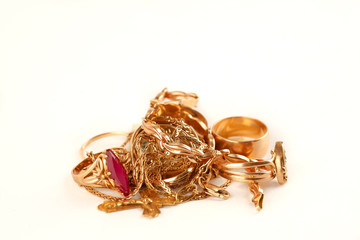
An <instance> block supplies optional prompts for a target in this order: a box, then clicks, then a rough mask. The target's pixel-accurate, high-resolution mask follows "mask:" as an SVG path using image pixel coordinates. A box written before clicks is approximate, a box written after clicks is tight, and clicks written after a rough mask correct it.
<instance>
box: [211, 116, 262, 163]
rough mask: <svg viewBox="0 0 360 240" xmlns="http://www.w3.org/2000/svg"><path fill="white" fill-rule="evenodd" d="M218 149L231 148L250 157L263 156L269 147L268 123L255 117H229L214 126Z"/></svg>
mask: <svg viewBox="0 0 360 240" xmlns="http://www.w3.org/2000/svg"><path fill="white" fill-rule="evenodd" d="M212 134H213V136H214V138H215V143H216V146H215V148H216V149H217V150H222V149H229V150H230V152H231V153H235V154H241V155H244V156H246V157H249V158H255V159H257V158H263V157H264V156H265V155H266V153H267V150H268V147H269V133H268V129H267V127H266V125H265V124H264V123H263V122H261V121H259V120H257V119H254V118H249V117H229V118H225V119H222V120H220V121H219V122H217V123H216V124H215V125H214V126H213V128H212Z"/></svg>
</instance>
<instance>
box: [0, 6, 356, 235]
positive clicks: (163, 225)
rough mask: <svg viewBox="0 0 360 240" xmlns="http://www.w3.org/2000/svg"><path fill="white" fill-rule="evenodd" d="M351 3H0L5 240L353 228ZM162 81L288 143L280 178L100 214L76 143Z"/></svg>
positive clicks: (118, 125) (141, 107) (214, 114)
mask: <svg viewBox="0 0 360 240" xmlns="http://www.w3.org/2000/svg"><path fill="white" fill-rule="evenodd" d="M359 80H360V2H359V1H347V0H342V1H314V0H311V1H310V0H309V1H304V0H303V1H276V0H273V1H196V0H192V1H157V0H153V1H145V0H144V1H80V0H78V1H75V0H72V1H70V0H67V1H66V0H62V1H36V0H33V1H10V0H9V1H0V154H1V155H0V159H1V171H0V180H1V183H0V185H1V191H0V201H1V202H0V203H1V204H0V210H1V212H0V221H1V224H0V230H1V231H0V238H1V239H155V238H156V239H184V238H185V239H195V238H197V239H265V238H267V239H275V238H276V239H360V207H359V201H360V181H359V177H358V176H359V167H360V163H359V162H360V161H359V158H358V156H359V134H360V131H359V121H360V118H359V102H360V101H359V100H360V97H359V91H360V88H359V84H358V82H359ZM164 87H168V88H169V90H171V91H174V90H181V91H186V92H195V93H197V94H198V95H199V97H200V102H199V105H198V110H199V111H200V112H202V113H203V114H204V115H205V116H206V117H207V119H208V121H209V122H210V124H214V123H215V122H216V121H218V120H220V119H222V118H225V117H229V116H239V115H242V116H250V117H254V118H258V119H260V120H261V121H263V122H265V123H266V124H267V125H268V128H269V131H270V136H271V142H272V143H273V142H274V141H276V140H282V141H284V144H285V147H286V150H287V157H288V170H289V173H288V175H289V181H288V183H287V184H286V185H284V186H280V185H278V184H277V182H276V181H275V180H274V181H273V182H271V183H268V184H265V185H264V192H265V199H264V209H263V210H262V211H261V212H257V211H256V210H255V208H254V207H253V205H252V203H251V194H250V192H249V191H248V189H247V186H246V184H244V183H234V184H232V185H231V186H230V188H229V191H230V193H231V198H230V199H229V200H226V201H223V200H218V199H214V198H209V199H206V200H202V201H197V202H190V203H186V204H182V205H178V206H174V207H166V208H163V209H162V213H161V214H160V215H159V217H157V218H155V219H148V218H146V217H143V216H142V215H141V213H142V211H141V210H140V209H135V210H128V211H123V212H117V213H112V214H105V213H103V212H100V211H98V210H97V205H98V204H100V203H102V200H101V199H99V198H97V197H95V196H92V195H91V194H89V193H88V192H86V191H85V190H84V189H83V188H80V187H79V186H77V184H75V182H73V180H72V178H71V174H70V172H71V170H72V168H73V167H74V166H75V165H76V164H77V163H79V162H80V161H81V159H80V158H79V156H78V149H79V147H80V145H81V144H82V143H83V142H84V141H86V140H87V139H88V138H90V137H92V136H93V135H96V134H99V133H102V132H107V131H114V130H122V131H129V130H131V128H132V126H133V124H135V123H140V121H141V118H142V117H143V116H144V114H145V113H146V111H147V108H148V104H149V100H150V99H151V98H153V97H154V96H155V95H156V94H157V93H158V92H159V91H161V90H162V89H163V88H164Z"/></svg>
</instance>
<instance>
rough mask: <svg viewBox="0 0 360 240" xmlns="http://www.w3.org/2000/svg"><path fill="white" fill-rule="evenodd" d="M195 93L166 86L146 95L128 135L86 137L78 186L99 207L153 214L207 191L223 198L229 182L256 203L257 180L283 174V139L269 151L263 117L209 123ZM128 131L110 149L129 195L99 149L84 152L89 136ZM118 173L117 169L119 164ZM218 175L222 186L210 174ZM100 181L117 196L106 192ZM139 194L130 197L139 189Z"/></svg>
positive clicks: (261, 196) (206, 194) (76, 173)
mask: <svg viewBox="0 0 360 240" xmlns="http://www.w3.org/2000/svg"><path fill="white" fill-rule="evenodd" d="M197 102H198V96H197V95H196V94H194V93H185V92H180V91H175V92H169V91H168V90H167V89H166V88H165V89H164V90H163V91H161V92H160V93H159V94H158V95H157V96H156V97H155V98H154V99H153V100H151V101H150V108H149V109H148V111H147V113H146V115H145V118H144V119H143V121H142V124H141V126H140V127H139V128H138V129H136V130H135V131H134V132H131V133H129V134H127V133H124V132H109V133H104V134H100V135H97V136H95V137H93V138H91V139H89V140H88V141H87V142H86V143H84V145H83V146H82V147H81V149H80V155H81V156H82V157H83V158H84V160H83V161H82V162H80V163H79V164H78V165H77V166H76V167H75V168H74V169H73V171H72V176H73V178H74V180H75V182H77V183H78V184H79V185H80V186H83V187H84V188H85V189H86V190H88V191H89V192H90V193H92V194H95V195H97V196H99V197H101V198H103V199H107V200H110V201H105V202H104V203H103V204H101V205H99V206H98V209H99V210H101V211H104V212H114V211H120V210H126V209H133V208H141V209H143V215H144V216H148V217H156V216H157V215H158V214H159V213H160V208H161V207H163V206H171V205H176V204H180V203H185V202H188V201H192V200H201V199H204V198H208V197H217V198H221V199H228V198H229V197H230V194H229V192H228V191H227V190H226V188H227V187H228V186H229V185H230V183H231V181H232V180H234V181H239V182H246V183H247V184H248V186H249V189H250V191H251V192H252V194H253V198H252V201H253V203H254V204H255V207H256V208H257V209H258V210H260V209H261V208H262V205H263V199H264V194H263V190H262V188H261V186H260V183H261V182H265V181H270V180H272V179H273V178H275V177H277V180H278V182H279V183H280V184H284V183H285V182H286V181H287V174H286V171H287V170H286V158H285V151H284V149H283V145H282V142H277V143H276V145H275V148H274V151H272V152H271V154H272V157H271V158H270V159H269V160H261V158H263V157H264V156H265V154H266V153H267V148H268V143H269V135H268V130H267V127H266V126H265V124H263V123H262V122H261V121H259V120H256V119H253V118H248V117H231V118H226V119H223V120H221V121H219V122H218V123H216V124H215V125H214V127H213V128H212V130H210V128H209V127H208V123H207V120H206V119H205V117H204V116H203V115H202V114H201V113H199V112H198V111H196V110H194V109H193V108H194V107H195V106H196V104H197ZM119 135H120V136H126V140H125V142H124V143H123V144H122V145H120V146H119V147H117V148H112V149H111V151H112V152H113V153H114V154H115V155H116V156H117V158H118V159H119V161H120V162H121V164H122V165H123V166H124V169H125V170H126V176H127V179H128V180H127V181H129V186H130V195H126V197H125V196H122V195H121V193H120V192H119V190H118V188H117V187H116V186H115V183H114V179H112V177H111V173H110V172H109V170H108V167H107V156H106V154H105V153H104V152H99V153H95V154H93V153H92V152H89V153H87V154H86V155H85V151H86V149H87V148H88V147H89V146H90V145H91V144H92V143H93V142H95V141H98V140H100V139H103V138H106V137H111V136H119ZM122 172H123V171H122ZM218 176H222V177H224V178H225V179H227V180H226V182H225V183H224V184H222V185H220V186H217V185H215V184H214V183H212V180H213V179H214V178H217V177H218ZM101 188H106V189H110V190H114V191H116V192H119V193H120V195H121V196H113V195H108V194H105V193H103V192H101V191H99V190H98V189H101ZM138 193H139V194H140V198H136V197H135V196H137V194H138Z"/></svg>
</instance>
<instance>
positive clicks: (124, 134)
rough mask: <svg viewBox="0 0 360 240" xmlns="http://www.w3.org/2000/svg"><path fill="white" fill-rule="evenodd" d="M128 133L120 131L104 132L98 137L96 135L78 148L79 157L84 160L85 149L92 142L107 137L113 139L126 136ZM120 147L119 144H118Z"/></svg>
mask: <svg viewBox="0 0 360 240" xmlns="http://www.w3.org/2000/svg"><path fill="white" fill-rule="evenodd" d="M128 135H129V133H126V132H120V131H114V132H106V133H102V134H99V135H96V136H94V137H92V138H90V139H89V140H87V141H86V142H85V143H84V144H83V145H82V146H81V148H80V157H81V158H86V157H87V156H86V151H85V150H86V149H87V148H88V147H89V146H90V144H92V143H93V142H96V141H98V140H100V139H103V138H107V137H113V136H128ZM119 145H120V144H119Z"/></svg>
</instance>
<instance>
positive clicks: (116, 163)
mask: <svg viewBox="0 0 360 240" xmlns="http://www.w3.org/2000/svg"><path fill="white" fill-rule="evenodd" d="M106 156H107V158H106V165H107V167H108V170H109V172H110V173H111V175H110V177H111V178H112V179H114V181H115V186H116V187H117V188H118V189H119V190H120V192H122V194H124V196H125V197H126V196H129V194H130V187H129V179H128V176H127V174H126V170H125V168H124V165H123V164H122V163H121V161H120V159H119V158H118V157H117V156H116V155H115V153H114V152H113V151H111V150H110V149H107V150H106Z"/></svg>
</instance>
